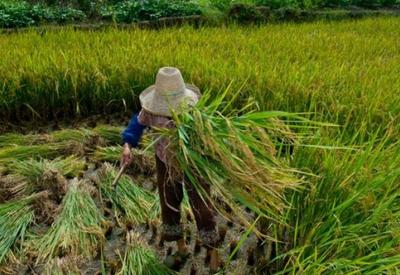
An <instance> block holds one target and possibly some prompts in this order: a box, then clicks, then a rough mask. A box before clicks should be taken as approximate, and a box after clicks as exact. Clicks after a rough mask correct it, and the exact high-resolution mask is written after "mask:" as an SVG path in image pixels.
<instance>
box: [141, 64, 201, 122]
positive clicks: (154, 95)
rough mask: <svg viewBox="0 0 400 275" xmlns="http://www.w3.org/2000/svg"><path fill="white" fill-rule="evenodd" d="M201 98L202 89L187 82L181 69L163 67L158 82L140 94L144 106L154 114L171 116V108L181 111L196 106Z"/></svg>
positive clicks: (176, 111)
mask: <svg viewBox="0 0 400 275" xmlns="http://www.w3.org/2000/svg"><path fill="white" fill-rule="evenodd" d="M199 98H200V90H199V89H198V88H197V87H196V86H194V85H191V84H186V83H185V82H184V81H183V77H182V74H181V72H180V71H179V69H177V68H174V67H163V68H161V69H160V70H159V71H158V73H157V77H156V83H155V84H154V85H151V86H150V87H148V88H147V89H145V90H144V91H143V92H142V93H141V94H140V95H139V99H140V104H141V105H142V108H143V109H145V110H146V111H148V112H149V113H152V114H154V115H160V116H171V115H172V114H171V110H173V111H174V112H175V113H180V112H182V111H183V110H185V109H187V107H188V106H189V107H190V106H194V105H195V104H196V103H197V102H198V101H199Z"/></svg>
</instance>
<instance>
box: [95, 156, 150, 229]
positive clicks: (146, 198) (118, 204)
mask: <svg viewBox="0 0 400 275" xmlns="http://www.w3.org/2000/svg"><path fill="white" fill-rule="evenodd" d="M116 175H117V173H116V171H115V169H114V168H113V167H112V166H110V165H107V164H106V165H105V166H104V167H103V170H102V171H101V173H100V179H101V183H100V184H101V185H100V190H101V193H102V195H104V196H105V197H106V198H107V199H109V200H110V201H111V202H112V204H113V206H114V207H115V210H116V211H118V212H119V213H121V214H122V215H123V216H124V218H125V219H126V220H127V221H128V222H130V223H133V224H135V225H136V224H141V223H146V222H148V221H149V220H150V219H151V218H154V217H155V216H157V214H154V211H158V208H155V207H154V203H155V196H154V194H152V193H150V192H148V191H146V190H145V189H143V188H142V187H140V186H139V185H138V184H137V183H135V182H133V181H132V179H131V178H130V177H128V176H125V175H123V176H122V177H121V178H120V179H119V181H118V183H117V185H116V187H115V189H114V188H113V186H112V182H113V181H114V179H115V177H116ZM151 209H153V210H154V211H149V210H151Z"/></svg>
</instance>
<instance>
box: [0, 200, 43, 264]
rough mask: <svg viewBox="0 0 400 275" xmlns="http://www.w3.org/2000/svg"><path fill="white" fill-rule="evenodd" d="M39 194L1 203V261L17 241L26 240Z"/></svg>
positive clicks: (0, 261)
mask: <svg viewBox="0 0 400 275" xmlns="http://www.w3.org/2000/svg"><path fill="white" fill-rule="evenodd" d="M39 196H40V195H38V194H35V195H32V196H29V197H26V198H23V199H20V200H18V201H11V202H8V203H5V204H0V232H1V234H0V263H2V262H3V260H4V259H5V258H6V256H7V255H8V253H9V252H10V249H11V248H12V247H13V245H14V244H15V243H16V242H17V241H23V240H24V238H25V234H26V233H27V230H28V226H29V225H30V224H31V223H32V222H33V219H34V212H33V209H32V201H33V200H35V199H38V197H39Z"/></svg>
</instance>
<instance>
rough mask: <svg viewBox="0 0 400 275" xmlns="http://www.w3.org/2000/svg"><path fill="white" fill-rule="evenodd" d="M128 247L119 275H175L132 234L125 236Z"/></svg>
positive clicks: (137, 236) (138, 237) (136, 235)
mask: <svg viewBox="0 0 400 275" xmlns="http://www.w3.org/2000/svg"><path fill="white" fill-rule="evenodd" d="M127 242H128V246H127V249H126V252H125V256H124V259H123V263H122V268H121V270H120V271H119V272H118V274H119V275H131V274H137V275H164V274H165V275H167V274H177V273H176V272H174V271H173V270H171V269H169V268H168V267H167V266H165V265H164V264H162V263H161V262H160V261H159V260H158V259H157V256H156V254H155V253H154V251H152V250H151V248H150V247H149V246H147V245H146V244H145V243H144V242H143V241H142V240H141V239H140V236H139V235H138V234H136V233H134V232H129V233H128V234H127Z"/></svg>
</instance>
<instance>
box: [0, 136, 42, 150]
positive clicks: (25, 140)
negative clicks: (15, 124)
mask: <svg viewBox="0 0 400 275" xmlns="http://www.w3.org/2000/svg"><path fill="white" fill-rule="evenodd" d="M48 141H49V136H48V135H33V134H28V135H22V134H15V133H10V134H5V135H1V136H0V147H6V146H12V145H33V144H42V143H45V142H48Z"/></svg>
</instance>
